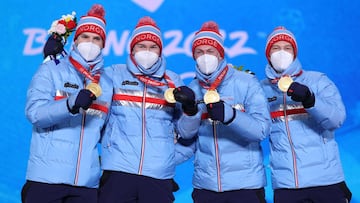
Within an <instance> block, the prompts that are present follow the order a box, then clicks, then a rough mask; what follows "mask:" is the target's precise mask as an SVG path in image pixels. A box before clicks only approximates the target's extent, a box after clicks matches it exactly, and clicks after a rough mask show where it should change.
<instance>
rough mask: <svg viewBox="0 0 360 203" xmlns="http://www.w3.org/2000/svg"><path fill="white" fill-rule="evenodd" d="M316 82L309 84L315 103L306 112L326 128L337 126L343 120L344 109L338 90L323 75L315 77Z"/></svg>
mask: <svg viewBox="0 0 360 203" xmlns="http://www.w3.org/2000/svg"><path fill="white" fill-rule="evenodd" d="M316 80H317V82H315V81H314V82H313V83H311V84H316V85H309V86H310V89H311V91H312V92H313V93H314V95H315V105H314V107H312V108H309V109H307V112H308V113H309V114H310V115H311V116H312V117H313V118H314V119H315V120H316V121H317V122H318V123H319V125H320V126H321V127H322V128H324V129H326V130H334V129H337V128H339V127H340V126H341V125H342V124H343V123H344V121H345V118H346V111H345V106H344V104H343V102H342V99H341V96H340V93H339V90H338V89H337V87H336V86H335V84H334V83H333V82H332V81H331V80H330V79H329V78H328V77H327V76H326V75H325V74H322V75H321V76H320V78H318V77H317V78H316Z"/></svg>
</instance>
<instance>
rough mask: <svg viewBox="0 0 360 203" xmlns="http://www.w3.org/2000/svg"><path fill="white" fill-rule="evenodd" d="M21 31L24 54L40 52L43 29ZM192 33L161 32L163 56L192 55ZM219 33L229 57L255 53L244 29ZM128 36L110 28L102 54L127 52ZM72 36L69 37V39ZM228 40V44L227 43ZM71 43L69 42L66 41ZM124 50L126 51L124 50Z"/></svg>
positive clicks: (118, 54) (124, 32)
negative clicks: (24, 38)
mask: <svg viewBox="0 0 360 203" xmlns="http://www.w3.org/2000/svg"><path fill="white" fill-rule="evenodd" d="M23 33H24V34H25V36H26V41H25V45H24V49H23V54H24V55H37V54H42V49H43V46H44V44H45V42H46V39H47V37H48V34H47V31H46V30H45V29H39V28H27V29H24V31H23ZM194 33H195V32H193V33H190V34H189V35H187V36H184V35H183V32H182V31H181V30H169V31H165V32H163V38H164V39H163V41H165V40H166V41H169V42H168V43H167V44H165V46H164V47H163V53H164V55H165V56H171V55H176V54H184V55H187V56H190V57H191V56H192V54H191V42H192V39H193V36H194ZM221 34H222V35H223V36H224V40H225V44H226V45H227V46H225V53H226V55H227V56H228V57H229V58H233V57H236V56H239V55H243V54H256V50H255V49H253V48H251V47H246V42H247V40H248V33H247V32H246V31H233V32H230V33H229V39H228V40H226V39H227V33H226V31H224V30H221ZM129 38H130V31H129V30H124V31H123V32H122V33H121V34H120V37H119V34H118V33H117V31H116V30H110V31H109V32H108V33H107V37H106V45H105V48H104V50H103V53H104V55H109V54H110V51H111V50H112V51H113V54H114V55H115V56H123V55H125V54H127V53H129V43H130V42H129ZM71 39H72V38H69V40H71ZM229 42H230V45H229ZM68 43H71V42H68ZM125 50H126V52H125Z"/></svg>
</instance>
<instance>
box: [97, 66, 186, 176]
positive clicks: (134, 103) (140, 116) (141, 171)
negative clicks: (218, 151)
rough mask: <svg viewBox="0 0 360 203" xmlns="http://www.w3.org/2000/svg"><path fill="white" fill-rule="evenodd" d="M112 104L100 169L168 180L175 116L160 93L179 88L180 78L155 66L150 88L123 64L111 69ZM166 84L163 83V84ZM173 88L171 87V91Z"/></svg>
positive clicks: (172, 168) (172, 163)
mask: <svg viewBox="0 0 360 203" xmlns="http://www.w3.org/2000/svg"><path fill="white" fill-rule="evenodd" d="M109 71H112V72H111V73H109V74H111V75H112V76H113V91H114V96H113V101H112V107H111V115H110V117H109V122H108V124H107V127H106V129H105V133H104V137H103V139H102V169H103V170H111V171H120V172H125V173H130V174H137V175H144V176H148V177H152V178H156V179H170V178H173V177H174V173H175V159H174V157H175V144H174V137H175V135H176V130H175V128H176V126H175V124H176V122H175V121H176V120H177V119H178V117H179V115H180V113H181V111H180V110H179V109H180V108H179V106H176V104H171V103H167V102H166V101H165V99H164V92H165V91H166V90H167V89H168V88H169V87H172V86H174V87H178V86H181V85H183V82H182V80H181V79H180V77H179V76H178V75H177V74H175V73H174V72H171V71H168V70H165V62H164V60H163V59H162V63H161V66H160V68H159V70H158V71H156V73H155V74H153V75H152V76H153V77H150V79H151V80H150V81H149V82H151V83H155V85H150V84H149V83H145V82H143V81H141V80H139V78H138V77H137V76H140V77H141V76H144V75H143V74H141V73H140V72H139V71H138V68H137V67H136V66H135V64H134V63H133V62H132V61H131V60H130V59H129V62H128V63H127V65H125V64H118V65H114V66H112V69H111V70H109ZM166 78H167V79H166ZM172 84H173V85H172Z"/></svg>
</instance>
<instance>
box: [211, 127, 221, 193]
mask: <svg viewBox="0 0 360 203" xmlns="http://www.w3.org/2000/svg"><path fill="white" fill-rule="evenodd" d="M212 127H213V135H214V145H215V158H216V172H217V181H218V191H219V192H222V187H221V177H220V156H219V143H218V139H217V133H216V124H215V121H213V122H212Z"/></svg>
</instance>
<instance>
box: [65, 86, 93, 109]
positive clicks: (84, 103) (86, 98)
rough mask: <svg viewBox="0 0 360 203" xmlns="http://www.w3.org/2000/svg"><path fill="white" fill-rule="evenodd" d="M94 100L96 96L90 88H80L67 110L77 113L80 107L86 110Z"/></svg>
mask: <svg viewBox="0 0 360 203" xmlns="http://www.w3.org/2000/svg"><path fill="white" fill-rule="evenodd" d="M94 100H96V96H95V95H94V94H93V93H92V92H91V91H90V90H87V89H82V90H80V92H79V93H78V95H77V96H76V99H75V105H74V106H73V107H72V108H71V109H70V108H69V110H70V112H71V113H72V114H75V113H79V110H80V108H82V109H84V110H87V109H88V108H89V107H90V105H91V104H92V103H93V101H94Z"/></svg>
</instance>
